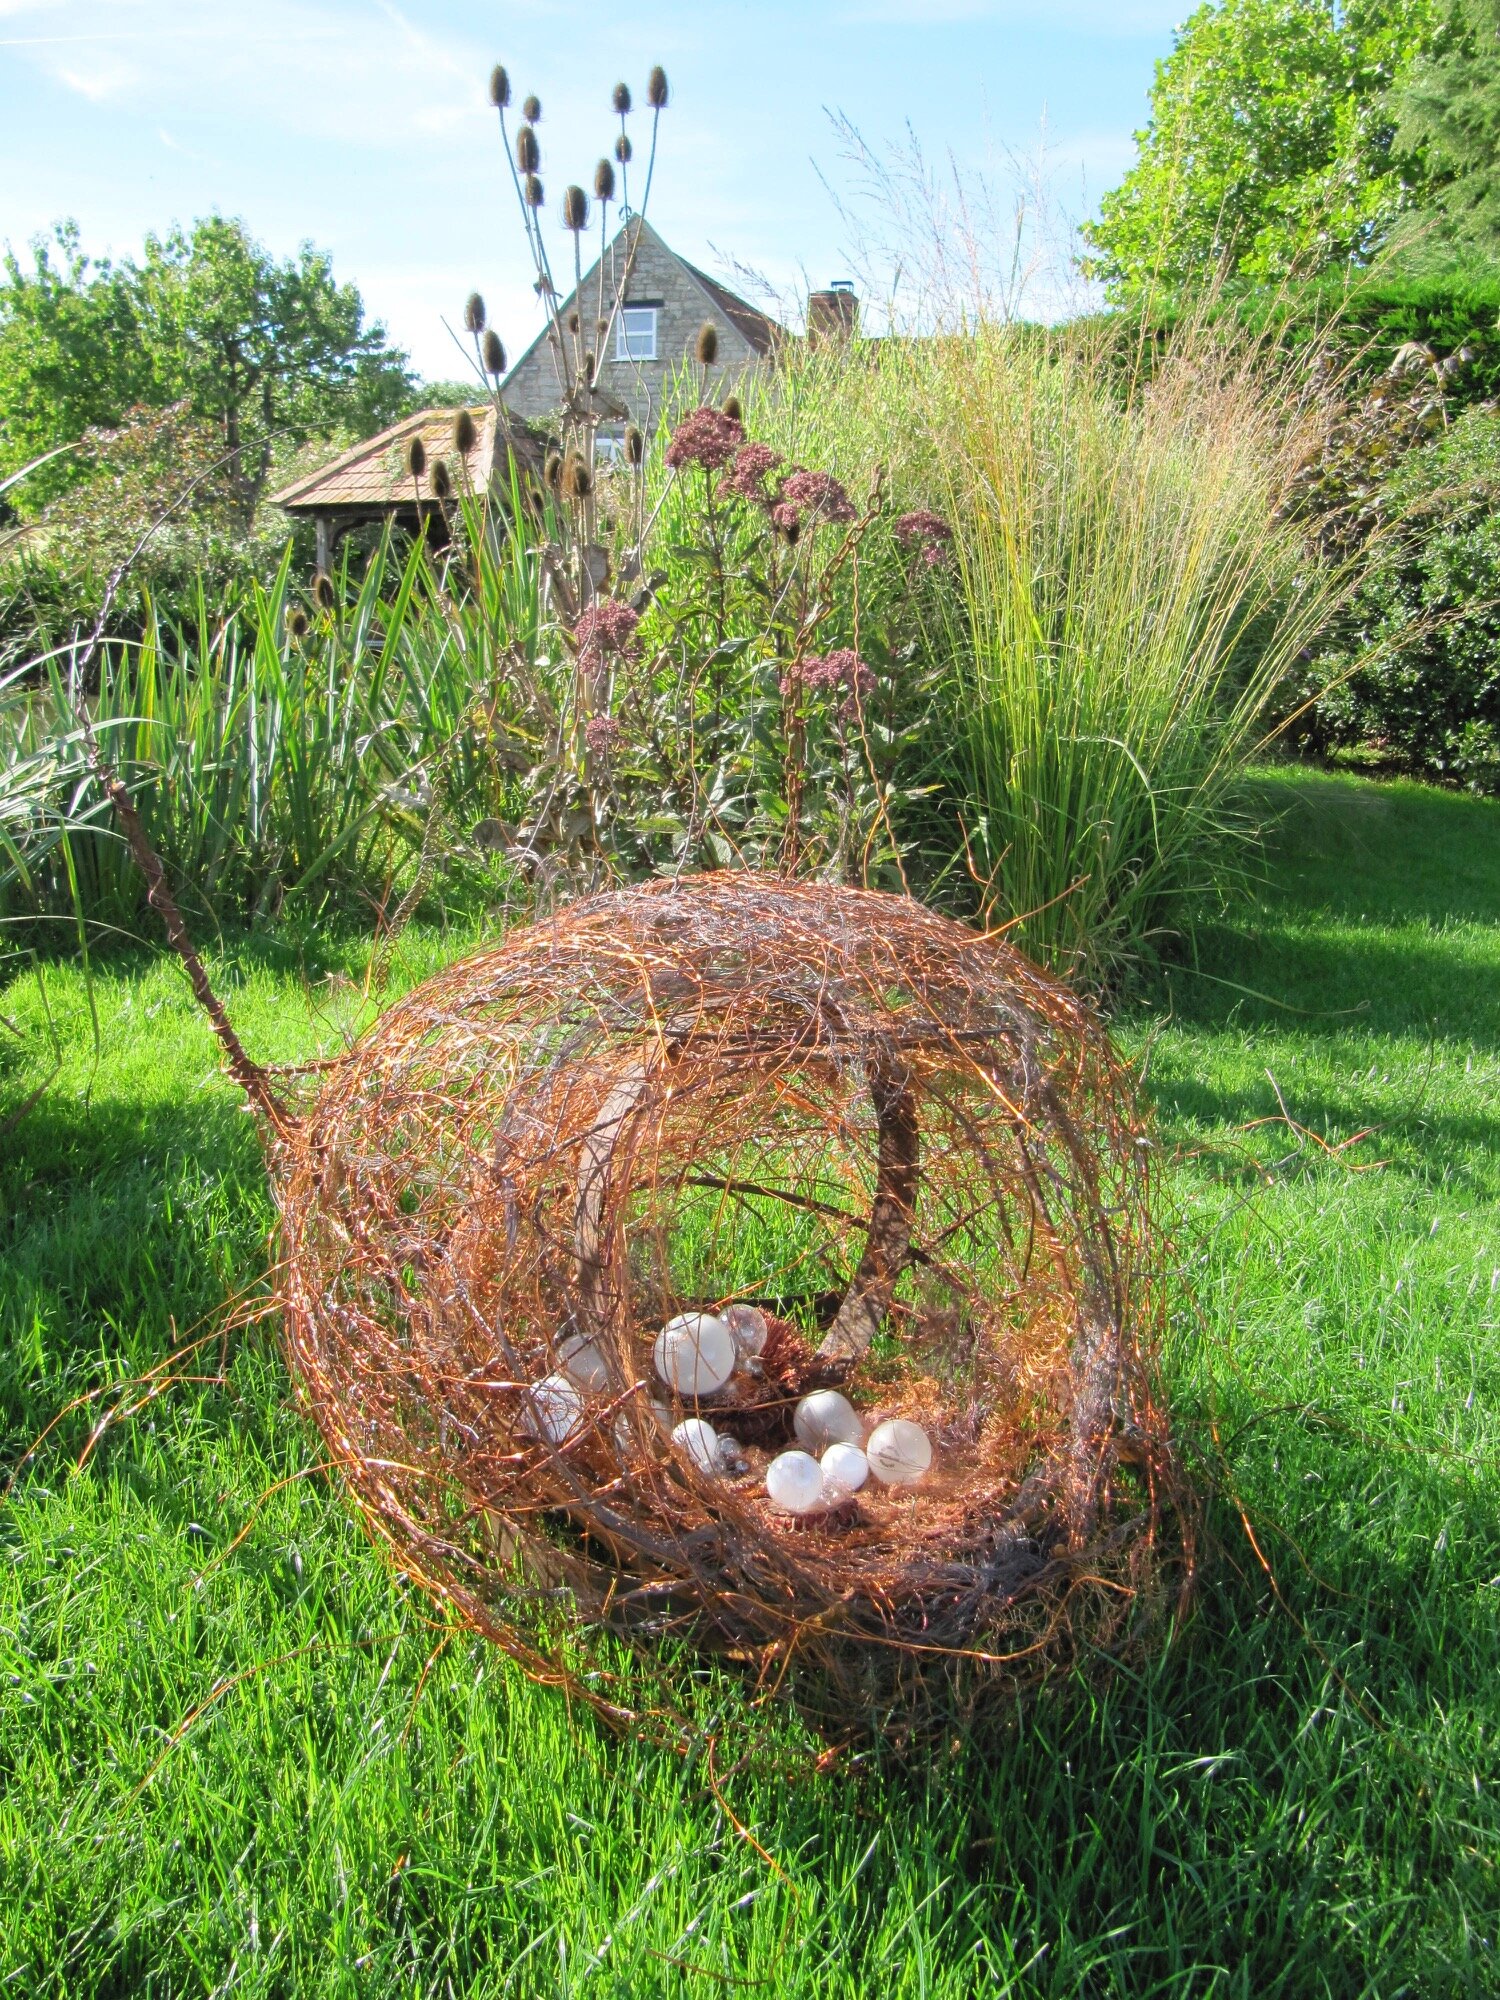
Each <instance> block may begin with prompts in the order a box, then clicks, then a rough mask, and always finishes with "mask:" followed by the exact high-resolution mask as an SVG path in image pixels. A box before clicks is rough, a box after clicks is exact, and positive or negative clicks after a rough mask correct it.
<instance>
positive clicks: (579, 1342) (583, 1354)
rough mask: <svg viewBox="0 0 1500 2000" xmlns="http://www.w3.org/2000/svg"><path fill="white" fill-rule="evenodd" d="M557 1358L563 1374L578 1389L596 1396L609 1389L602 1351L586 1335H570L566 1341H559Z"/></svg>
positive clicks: (606, 1366)
mask: <svg viewBox="0 0 1500 2000" xmlns="http://www.w3.org/2000/svg"><path fill="white" fill-rule="evenodd" d="M557 1358H558V1360H559V1361H560V1362H561V1364H562V1371H563V1373H564V1374H565V1375H566V1376H568V1377H569V1378H570V1379H571V1380H572V1381H574V1382H576V1383H577V1384H578V1386H579V1388H580V1389H588V1390H591V1391H592V1392H593V1393H594V1394H596V1395H597V1394H599V1393H600V1392H602V1391H603V1390H605V1389H607V1388H608V1387H609V1364H608V1362H607V1361H606V1360H605V1358H604V1354H603V1351H602V1350H601V1349H600V1348H597V1347H596V1346H595V1345H594V1343H593V1341H591V1340H590V1339H589V1338H588V1337H587V1335H585V1334H582V1333H570V1334H569V1335H568V1337H567V1339H566V1340H560V1341H559V1342H558V1343H557Z"/></svg>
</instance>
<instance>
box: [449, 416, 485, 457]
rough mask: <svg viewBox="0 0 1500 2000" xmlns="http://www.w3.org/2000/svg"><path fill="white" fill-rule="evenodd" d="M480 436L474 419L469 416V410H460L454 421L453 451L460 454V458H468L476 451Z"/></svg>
mask: <svg viewBox="0 0 1500 2000" xmlns="http://www.w3.org/2000/svg"><path fill="white" fill-rule="evenodd" d="M478 436H479V432H478V430H477V429H476V428H475V425H474V419H473V418H472V417H471V416H470V415H469V413H468V411H467V410H460V411H459V413H458V415H457V416H456V417H455V418H454V419H453V449H454V450H455V451H456V452H457V453H458V455H459V457H460V458H467V457H468V455H469V453H470V452H471V451H472V450H473V449H474V445H475V441H476V440H477V438H478Z"/></svg>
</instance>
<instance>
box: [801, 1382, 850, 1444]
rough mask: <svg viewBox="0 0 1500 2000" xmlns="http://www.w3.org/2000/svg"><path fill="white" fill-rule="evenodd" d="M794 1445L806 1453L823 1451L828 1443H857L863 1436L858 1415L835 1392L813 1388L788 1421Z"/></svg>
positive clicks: (845, 1398)
mask: <svg viewBox="0 0 1500 2000" xmlns="http://www.w3.org/2000/svg"><path fill="white" fill-rule="evenodd" d="M792 1429H793V1430H794V1431H795V1432H796V1433H797V1442H798V1444H800V1445H805V1446H806V1448H807V1449H808V1450H809V1451H813V1452H817V1451H826V1450H827V1448H828V1446H829V1445H831V1444H858V1443H860V1441H861V1440H862V1439H863V1437H864V1434H865V1433H864V1426H863V1425H862V1424H861V1423H860V1421H859V1412H858V1410H856V1409H855V1407H854V1405H853V1404H852V1403H851V1402H850V1401H849V1398H848V1397H847V1396H841V1395H840V1394H839V1392H838V1390H837V1389H815V1390H814V1391H813V1393H812V1394H811V1395H810V1396H804V1397H803V1398H802V1401H801V1402H800V1403H799V1404H798V1405H797V1412H796V1415H795V1416H794V1417H793V1418H792Z"/></svg>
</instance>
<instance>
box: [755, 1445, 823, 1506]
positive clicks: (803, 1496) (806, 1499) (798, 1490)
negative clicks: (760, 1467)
mask: <svg viewBox="0 0 1500 2000" xmlns="http://www.w3.org/2000/svg"><path fill="white" fill-rule="evenodd" d="M766 1491H767V1493H769V1494H770V1496H771V1505H772V1506H773V1507H779V1508H780V1509H781V1511H782V1513H783V1514H816V1513H818V1512H820V1511H821V1509H822V1508H823V1507H824V1506H826V1505H827V1502H826V1501H825V1500H824V1498H823V1468H822V1466H821V1465H819V1463H818V1461H817V1460H816V1459H815V1458H813V1457H812V1456H811V1455H810V1454H809V1453H808V1452H805V1451H784V1452H782V1454H781V1456H780V1457H779V1458H773V1459H772V1460H771V1463H770V1464H769V1465H768V1466H767V1467H766Z"/></svg>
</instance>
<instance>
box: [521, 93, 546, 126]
mask: <svg viewBox="0 0 1500 2000" xmlns="http://www.w3.org/2000/svg"><path fill="white" fill-rule="evenodd" d="M521 116H522V117H523V118H524V119H525V120H526V123H527V124H528V125H539V124H540V123H541V118H542V100H541V99H540V98H539V97H528V98H527V100H526V102H525V103H524V104H523V105H522V106H521Z"/></svg>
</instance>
